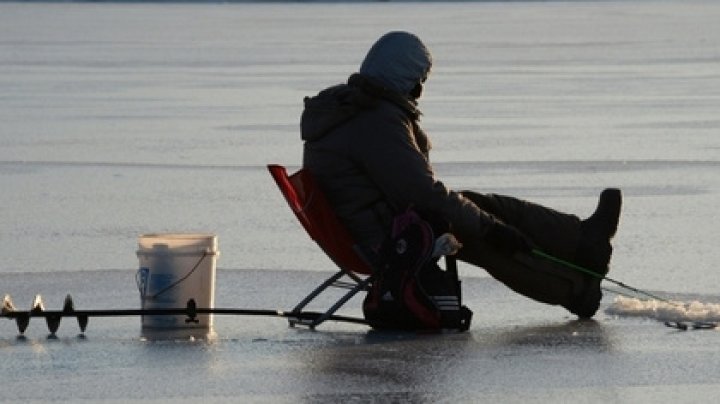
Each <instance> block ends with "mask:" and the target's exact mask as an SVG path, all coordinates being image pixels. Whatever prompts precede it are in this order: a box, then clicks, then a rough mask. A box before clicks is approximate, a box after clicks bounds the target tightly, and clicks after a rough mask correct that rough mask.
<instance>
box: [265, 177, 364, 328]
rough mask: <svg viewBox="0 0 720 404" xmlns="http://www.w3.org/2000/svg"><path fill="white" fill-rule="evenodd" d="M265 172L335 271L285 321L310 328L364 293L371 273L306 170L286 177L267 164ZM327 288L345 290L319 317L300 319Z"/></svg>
mask: <svg viewBox="0 0 720 404" xmlns="http://www.w3.org/2000/svg"><path fill="white" fill-rule="evenodd" d="M268 170H269V171H270V174H271V175H272V177H273V179H274V180H275V182H276V183H277V185H278V187H279V188H280V191H281V192H282V194H283V196H284V197H285V200H286V201H287V203H288V205H290V209H292V211H293V213H294V214H295V216H296V217H297V219H298V220H299V221H300V223H301V224H302V226H303V227H304V228H305V230H306V231H307V233H308V235H310V237H311V238H312V239H313V240H315V242H316V243H317V244H318V245H319V246H320V248H322V250H323V251H324V252H325V254H327V255H328V257H330V259H332V261H333V262H334V263H335V264H336V265H337V267H338V268H339V270H338V271H337V272H336V273H334V274H333V275H332V276H331V277H329V278H328V279H327V280H325V282H323V283H322V284H320V286H318V287H317V288H315V290H313V291H312V292H311V293H310V294H309V295H307V297H305V298H304V299H303V300H302V301H301V302H300V303H298V305H297V306H295V308H294V309H293V311H292V313H295V314H297V317H291V318H290V319H289V322H290V325H291V326H294V325H295V324H300V325H306V326H309V327H310V328H311V329H312V328H315V327H316V326H318V325H319V324H321V323H322V322H323V321H325V320H327V319H328V318H330V317H331V316H332V315H333V314H334V313H335V312H336V311H337V310H338V309H339V308H340V307H341V306H342V305H344V304H345V303H346V302H347V301H348V300H350V298H352V297H353V296H355V295H356V294H357V293H358V292H360V291H362V290H367V288H368V286H369V285H370V282H371V281H372V274H373V270H372V267H371V265H370V264H369V263H368V261H367V260H365V259H364V258H363V256H364V255H363V253H362V252H361V251H360V250H359V248H358V247H357V246H356V245H355V242H354V241H353V239H352V237H351V236H350V233H349V232H348V231H347V230H346V229H345V227H344V226H343V224H342V223H341V222H340V220H339V219H338V218H337V216H336V215H335V213H334V212H333V209H332V207H331V206H330V204H329V202H328V201H327V199H326V198H325V195H324V194H323V193H322V192H321V190H320V188H319V186H318V184H317V182H316V181H315V179H314V178H313V176H312V174H311V173H310V171H308V170H306V169H300V170H299V171H297V172H296V173H294V174H292V175H288V173H287V170H286V169H285V167H283V166H281V165H277V164H270V165H268ZM343 277H346V278H349V281H341V278H343ZM329 287H342V288H346V289H348V291H347V292H346V293H345V294H344V295H343V296H342V297H341V298H340V299H339V300H338V301H337V302H335V303H334V304H333V305H332V306H331V307H330V308H329V309H328V310H327V311H325V312H323V313H321V314H320V315H319V316H310V317H309V316H303V309H304V308H305V307H306V306H307V305H308V303H310V302H311V301H312V300H313V299H315V298H316V297H317V296H318V295H320V293H322V292H323V291H325V290H326V289H327V288H329Z"/></svg>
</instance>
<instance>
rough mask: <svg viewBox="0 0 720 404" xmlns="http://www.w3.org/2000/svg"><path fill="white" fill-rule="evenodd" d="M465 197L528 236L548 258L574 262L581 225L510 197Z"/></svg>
mask: <svg viewBox="0 0 720 404" xmlns="http://www.w3.org/2000/svg"><path fill="white" fill-rule="evenodd" d="M462 195H463V196H464V197H466V198H467V199H469V200H471V201H472V202H473V203H475V204H476V205H477V206H478V207H479V208H480V209H482V210H484V211H485V212H488V213H490V214H492V215H493V216H495V217H496V218H498V219H500V220H501V221H502V222H504V223H505V224H509V225H511V226H513V227H515V228H516V229H518V230H520V231H521V232H522V233H523V234H525V235H526V236H528V237H529V238H530V239H531V240H532V241H533V242H534V243H535V244H537V246H538V247H539V248H540V249H542V250H543V251H546V252H547V253H549V254H553V255H555V256H557V257H560V258H563V259H566V260H572V259H573V258H574V254H575V251H576V249H577V245H578V240H579V239H580V228H581V221H580V219H579V218H578V217H577V216H575V215H570V214H567V213H562V212H559V211H557V210H554V209H551V208H547V207H545V206H542V205H538V204H535V203H532V202H528V201H523V200H521V199H517V198H513V197H511V196H504V195H496V194H479V193H477V192H472V191H463V192H462Z"/></svg>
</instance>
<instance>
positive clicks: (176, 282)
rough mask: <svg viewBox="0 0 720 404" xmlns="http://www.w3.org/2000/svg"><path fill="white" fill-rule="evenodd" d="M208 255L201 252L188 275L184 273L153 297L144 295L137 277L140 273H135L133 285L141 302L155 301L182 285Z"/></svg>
mask: <svg viewBox="0 0 720 404" xmlns="http://www.w3.org/2000/svg"><path fill="white" fill-rule="evenodd" d="M208 255H209V254H208V251H207V250H205V251H203V253H202V256H201V257H200V259H199V260H198V262H197V263H195V265H194V266H193V267H192V269H191V270H190V271H188V273H186V274H185V276H183V277H182V278H180V279H178V280H177V281H175V282H173V283H171V284H170V285H168V286H166V287H165V288H164V289H161V290H160V291H159V292H157V293H155V294H154V295H151V296H146V295H145V290H144V289H146V288H144V287H143V285H141V284H140V283H141V280H140V279H139V277H138V275H139V273H140V271H138V272H136V273H135V283H137V287H138V290H139V291H140V297H141V298H142V299H143V300H146V299H147V300H152V299H155V298H156V297H158V296H160V295H161V294H163V293H165V292H167V291H168V290H170V289H172V288H174V287H175V286H177V285H179V284H180V283H182V282H183V281H184V280H185V279H187V278H188V277H190V275H192V274H193V272H195V270H196V269H198V267H200V264H201V263H202V262H203V260H204V259H205V257H207V256H208Z"/></svg>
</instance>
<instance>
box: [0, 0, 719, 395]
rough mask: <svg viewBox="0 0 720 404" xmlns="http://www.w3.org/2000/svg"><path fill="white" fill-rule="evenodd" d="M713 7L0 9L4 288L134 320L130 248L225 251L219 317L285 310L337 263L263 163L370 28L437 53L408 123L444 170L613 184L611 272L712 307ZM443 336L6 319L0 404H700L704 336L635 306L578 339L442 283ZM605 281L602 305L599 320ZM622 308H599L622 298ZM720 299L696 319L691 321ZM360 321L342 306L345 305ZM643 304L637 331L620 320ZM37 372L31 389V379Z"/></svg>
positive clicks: (524, 185) (477, 180)
mask: <svg viewBox="0 0 720 404" xmlns="http://www.w3.org/2000/svg"><path fill="white" fill-rule="evenodd" d="M719 20H720V4H717V3H715V2H711V1H690V2H682V4H679V3H673V2H664V1H629V2H509V3H502V2H494V3H484V2H462V3H319V4H297V3H271V4H253V3H242V4H216V3H209V4H208V3H204V4H141V3H137V4H134V3H127V4H85V3H49V4H43V3H39V4H38V3H6V2H1V3H0V89H1V90H2V91H0V122H2V125H1V127H0V186H1V187H2V189H3V192H1V193H0V206H1V207H2V209H1V210H0V254H1V255H2V257H3V261H2V265H0V286H1V287H0V292H2V293H10V294H12V295H13V298H14V300H15V303H16V304H17V305H18V306H21V307H22V308H24V307H25V305H27V306H29V304H30V301H31V300H32V297H33V296H34V294H36V293H41V294H43V296H44V297H45V300H46V304H47V306H48V308H60V306H61V304H62V299H63V298H64V296H65V294H67V293H72V295H73V296H74V297H75V299H76V305H77V306H78V308H86V309H87V308H137V307H138V306H139V297H138V293H137V290H136V287H135V281H134V275H135V270H136V269H137V266H138V262H137V258H136V256H135V251H136V249H137V238H138V236H139V235H140V234H143V233H148V232H166V231H170V232H210V233H215V234H217V236H218V239H219V247H220V251H221V255H220V257H219V261H218V266H219V267H220V270H219V273H218V285H217V287H218V295H217V305H218V306H221V307H249V308H279V309H288V308H290V307H292V305H294V303H296V301H297V300H298V299H299V298H300V296H302V294H303V292H305V291H306V290H308V289H309V288H310V287H311V285H312V284H313V282H316V281H318V280H319V279H321V278H322V277H323V276H325V275H326V271H329V270H330V269H332V268H333V267H332V265H331V263H330V261H329V260H328V259H327V258H326V257H324V256H323V255H322V254H321V253H320V252H319V250H318V248H317V247H316V246H315V245H314V244H313V243H312V241H310V240H309V239H308V237H307V236H306V235H305V234H304V232H303V231H302V229H301V228H300V226H299V225H298V224H297V223H296V221H295V219H294V218H293V217H292V214H291V213H290V211H289V210H288V209H287V206H286V205H285V202H284V201H283V200H282V198H281V196H280V194H279V192H278V191H277V189H275V187H274V185H273V183H272V181H271V179H270V176H269V175H268V174H267V172H266V170H265V165H266V164H268V163H281V164H285V165H287V166H289V167H290V168H291V169H292V168H295V167H297V166H298V164H299V162H300V157H301V144H300V140H299V133H298V122H299V115H300V111H301V107H302V98H303V97H304V96H307V95H313V94H314V93H316V92H317V91H318V90H320V89H322V88H324V87H325V86H328V85H331V84H335V83H339V82H342V81H344V80H345V79H346V78H347V76H348V75H349V74H350V73H352V72H354V71H356V70H357V68H358V66H359V64H360V62H361V60H362V58H363V57H364V54H365V52H366V51H367V49H368V48H369V46H370V45H371V44H372V42H373V41H374V40H375V39H376V38H377V37H379V36H380V35H381V34H383V33H385V32H386V31H389V30H394V29H406V30H410V31H413V32H415V33H417V34H418V35H419V36H420V37H421V38H422V39H423V40H424V41H425V42H426V43H427V45H428V46H429V48H430V49H431V51H432V52H433V56H434V61H435V63H434V67H433V74H432V76H431V77H430V80H429V81H428V83H427V86H426V91H425V95H424V98H423V99H422V100H421V104H420V107H421V109H422V110H423V112H424V117H423V124H424V127H425V129H426V130H427V132H428V133H429V134H430V136H431V138H432V140H433V143H434V148H433V152H432V153H431V156H432V159H433V161H434V162H435V167H436V169H437V172H438V175H439V177H441V178H442V179H443V181H444V182H445V183H446V184H448V185H449V186H450V187H453V188H458V189H464V188H471V189H474V190H477V191H481V192H496V193H505V194H510V195H514V196H518V197H521V198H527V199H530V200H533V201H536V202H540V203H543V204H546V205H549V206H552V207H555V208H558V209H560V210H563V211H567V212H572V213H576V214H578V215H579V216H583V217H584V216H586V215H588V214H589V213H591V212H592V210H593V209H594V207H595V204H596V201H597V196H598V194H599V192H600V191H601V190H602V189H603V188H605V187H609V186H613V187H620V188H622V189H623V192H624V195H625V201H624V210H623V216H622V222H621V226H620V230H619V233H618V235H617V237H616V241H615V255H614V257H613V262H612V269H611V272H610V276H612V277H614V278H616V279H620V280H622V281H624V282H627V283H629V284H631V285H633V286H637V287H640V288H643V289H647V290H650V291H652V292H654V293H659V294H661V295H663V296H667V297H669V298H673V299H677V300H679V301H683V302H690V301H697V302H700V303H702V304H707V305H716V304H717V303H720V293H719V289H720V275H719V274H718V271H717V263H718V262H720V249H718V248H717V246H718V245H720V231H718V224H719V223H718V215H717V207H718V206H720V138H718V132H719V131H720V118H718V115H717V112H718V111H720V57H719V56H718V49H720V25H718V24H717V21H719ZM460 271H461V273H462V274H463V275H464V277H465V279H466V280H465V282H464V290H465V297H466V299H467V304H468V305H469V306H470V307H471V308H472V309H473V310H474V311H475V318H474V323H473V327H472V328H471V330H470V332H468V333H465V334H461V335H442V336H418V335H398V334H390V335H387V334H376V333H368V331H367V329H365V328H363V327H360V326H356V325H347V324H330V325H328V326H327V327H323V328H322V329H321V330H320V331H318V332H309V331H305V330H297V329H290V328H288V327H287V325H286V323H285V322H284V320H282V319H272V318H229V317H219V318H216V332H217V338H216V339H214V340H212V341H194V342H190V341H154V342H153V341H147V340H144V339H143V338H141V336H140V329H139V328H140V327H139V320H138V319H133V318H126V319H118V320H102V319H98V320H91V323H90V326H89V329H88V333H87V335H86V337H85V338H77V337H76V334H77V329H76V328H74V325H72V326H71V325H70V323H69V322H67V321H64V322H63V324H62V326H61V329H60V331H59V333H58V335H59V338H58V339H47V338H46V331H45V329H44V326H43V325H42V323H41V322H39V321H37V320H35V321H34V322H32V323H31V325H30V329H29V330H28V332H27V338H26V339H17V338H15V328H14V326H13V324H12V323H11V322H9V321H2V322H0V327H1V328H0V353H1V355H2V357H3V360H2V361H0V373H1V374H2V375H3V377H2V379H0V401H2V402H18V401H24V402H32V401H37V402H47V401H53V400H56V399H58V400H64V401H76V402H77V401H83V400H84V401H87V402H100V401H107V402H196V401H199V400H201V399H202V401H203V402H205V401H207V402H213V401H218V402H228V401H229V402H233V401H244V402H291V401H292V402H296V401H308V402H337V401H360V402H388V401H399V402H404V401H407V402H443V401H448V402H449V401H460V402H475V401H481V400H483V401H484V400H487V401H489V400H498V401H501V402H518V401H523V402H533V401H540V402H542V401H551V402H558V401H567V400H569V399H570V397H572V398H573V399H578V400H579V399H581V398H585V399H586V400H583V401H588V402H601V401H602V402H606V401H612V402H632V403H637V402H658V401H670V400H673V401H679V402H683V401H690V402H698V401H706V400H707V398H708V397H714V396H717V395H718V393H720V376H719V375H718V374H717V372H716V370H715V367H716V366H715V364H716V363H717V362H718V359H719V358H718V355H719V354H718V350H717V349H716V344H717V341H718V334H717V332H715V331H708V332H693V333H682V332H676V331H673V330H671V329H667V328H665V327H663V326H662V324H661V323H659V322H658V321H656V320H657V318H658V317H657V316H656V315H655V314H654V313H652V310H648V309H647V307H641V305H635V306H632V305H630V306H627V305H626V306H621V307H620V311H617V310H616V311H613V314H608V313H604V312H603V313H600V314H599V315H598V318H597V319H596V321H595V322H589V323H578V322H575V321H573V319H572V318H571V317H570V316H569V315H567V314H566V313H565V312H564V311H563V310H561V309H558V308H555V307H549V306H545V305H540V304H537V303H534V302H531V301H529V300H527V299H524V298H522V297H520V296H517V295H514V294H513V293H511V292H509V291H508V290H507V289H506V288H505V287H503V286H502V285H500V284H498V283H497V282H495V281H494V280H492V279H490V278H489V277H488V276H487V275H486V274H485V273H484V272H483V271H482V270H480V269H477V268H472V267H468V266H462V265H461V267H460ZM614 298H615V295H614V294H613V293H607V294H606V297H605V299H604V300H603V309H606V308H608V307H611V306H613V304H614ZM614 307H615V308H617V306H614ZM708 307H713V308H714V307H715V306H708ZM347 311H348V312H349V313H350V314H355V315H359V302H357V301H352V302H351V303H350V305H349V307H348V309H347ZM633 314H638V315H639V317H635V316H633ZM39 381H42V382H41V383H40V382H39Z"/></svg>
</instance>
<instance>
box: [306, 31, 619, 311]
mask: <svg viewBox="0 0 720 404" xmlns="http://www.w3.org/2000/svg"><path fill="white" fill-rule="evenodd" d="M431 65H432V58H431V55H430V52H429V51H428V49H427V47H426V46H425V45H424V44H423V43H422V41H421V40H420V39H419V38H418V37H417V36H415V35H414V34H412V33H408V32H390V33H387V34H385V35H383V36H382V37H381V38H380V39H378V40H377V41H376V42H375V43H374V45H372V47H371V48H370V50H369V52H368V53H367V55H366V56H365V59H364V60H363V62H362V65H361V66H360V70H359V72H358V73H355V74H352V75H351V76H350V77H349V79H348V80H347V83H344V84H339V85H334V86H332V87H329V88H326V89H324V90H322V91H320V92H319V93H318V94H317V95H316V96H313V97H306V98H305V100H304V110H303V112H302V117H301V137H302V140H303V141H304V147H303V166H304V168H306V169H309V170H310V171H311V172H312V173H313V175H314V176H315V177H316V179H317V181H318V183H319V185H320V187H321V188H322V189H323V191H324V192H325V194H326V195H327V197H328V200H329V201H330V203H331V205H332V206H333V208H334V210H335V213H336V214H337V215H338V217H339V218H340V220H341V221H342V222H343V223H344V224H345V225H346V226H347V228H348V230H349V231H350V233H351V234H352V236H353V237H354V239H355V241H356V242H357V243H359V244H360V245H363V246H366V247H371V248H377V247H378V246H380V245H381V244H382V243H383V241H384V240H385V239H386V237H388V234H389V233H390V226H391V224H392V220H393V217H395V216H396V215H398V214H399V213H402V212H404V211H406V210H407V209H408V208H410V207H412V208H413V209H415V210H417V211H418V212H420V213H421V214H422V215H424V216H431V217H434V218H441V219H442V220H444V221H445V222H446V223H448V224H449V225H450V226H451V229H452V233H453V234H454V235H455V237H457V239H458V240H459V241H460V242H461V244H462V248H461V249H460V250H459V252H458V253H457V258H458V259H459V260H461V261H464V262H467V263H470V264H472V265H476V266H478V267H482V268H484V269H485V270H486V271H487V272H488V273H490V275H492V276H493V277H494V278H496V279H498V280H500V281H501V282H502V283H504V284H505V285H507V286H508V287H510V288H511V289H512V290H514V291H516V292H518V293H520V294H522V295H525V296H527V297H529V298H532V299H535V300H537V301H540V302H544V303H547V304H551V305H560V306H562V307H564V308H566V309H567V310H569V311H570V312H572V313H574V314H575V315H577V316H579V317H580V318H589V317H592V316H593V315H594V314H595V313H596V312H597V310H598V307H599V304H600V300H601V298H602V293H601V290H600V281H601V279H600V278H599V277H594V276H590V275H587V274H584V273H581V272H577V271H573V270H572V269H568V268H565V267H562V268H561V267H558V266H557V265H553V264H552V263H550V262H548V261H547V260H544V259H543V258H542V257H538V256H537V254H533V253H532V250H533V249H539V250H541V251H544V252H547V253H549V254H552V255H554V256H556V257H559V258H562V259H564V260H567V261H570V262H573V263H575V264H577V265H580V266H583V267H585V268H588V269H590V270H592V271H595V272H596V273H597V274H599V275H602V276H604V275H605V274H607V272H608V269H609V262H610V256H611V254H612V246H611V244H610V241H611V239H612V237H613V236H614V234H615V232H616V230H617V226H618V221H619V216H620V208H621V199H622V197H621V192H620V190H618V189H612V188H610V189H605V190H603V191H602V193H601V194H600V199H599V203H598V206H597V209H596V210H595V212H594V213H593V214H592V215H591V216H590V217H589V218H587V219H585V220H580V219H579V218H578V217H577V216H575V215H572V214H566V213H562V212H559V211H557V210H553V209H551V208H548V207H544V206H541V205H538V204H535V203H531V202H528V201H524V200H521V199H517V198H514V197H510V196H503V195H497V194H485V193H478V192H473V191H454V190H451V189H448V188H447V187H446V186H445V185H444V184H443V183H442V182H440V181H439V180H438V179H437V178H436V177H435V173H434V172H433V168H432V166H431V163H430V160H429V151H430V148H431V143H430V139H429V138H428V136H427V134H426V133H425V132H424V131H423V130H422V129H421V127H420V122H419V121H420V116H421V113H420V111H419V109H418V103H417V100H418V99H419V98H420V96H421V94H422V91H423V84H424V83H425V80H426V79H427V78H428V75H429V73H430V68H431Z"/></svg>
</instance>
